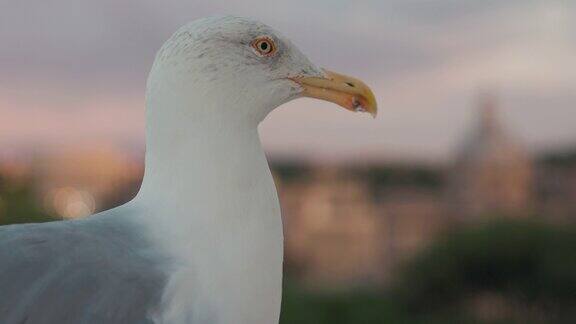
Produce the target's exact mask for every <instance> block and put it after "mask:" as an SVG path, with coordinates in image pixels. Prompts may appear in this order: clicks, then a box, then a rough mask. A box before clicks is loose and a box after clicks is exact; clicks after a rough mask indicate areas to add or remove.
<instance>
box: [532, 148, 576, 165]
mask: <svg viewBox="0 0 576 324" xmlns="http://www.w3.org/2000/svg"><path fill="white" fill-rule="evenodd" d="M539 163H541V164H544V165H546V166H549V167H559V168H564V167H565V168H570V167H573V166H575V165H576V147H575V148H572V149H564V150H561V151H557V152H551V153H548V154H546V155H544V156H543V157H541V158H540V159H539Z"/></svg>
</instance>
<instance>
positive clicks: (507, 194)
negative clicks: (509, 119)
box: [448, 95, 533, 220]
mask: <svg viewBox="0 0 576 324" xmlns="http://www.w3.org/2000/svg"><path fill="white" fill-rule="evenodd" d="M479 108H480V109H479V115H480V118H479V120H478V122H477V124H476V126H475V127H474V128H473V129H472V132H471V133H470V134H469V135H468V137H467V138H466V139H465V141H464V143H463V145H462V147H461V149H460V151H459V152H458V155H457V158H456V162H455V166H454V169H453V170H452V172H451V176H450V181H449V183H450V185H449V188H448V190H449V191H450V192H449V195H448V196H449V197H450V205H451V206H450V207H451V209H452V213H453V214H454V216H455V217H457V219H459V220H475V219H480V218H486V217H488V216H489V215H498V216H504V215H506V216H517V215H527V214H528V213H527V212H529V211H530V210H531V209H532V200H533V165H532V161H531V158H530V156H529V154H528V153H527V152H526V151H525V150H524V148H523V147H522V146H521V145H520V144H519V143H518V142H517V141H516V140H515V139H514V138H513V137H511V136H510V135H509V134H508V133H507V132H506V130H505V129H504V127H503V126H502V123H501V122H500V120H499V119H498V116H497V111H496V109H497V107H496V101H495V99H494V97H493V96H489V95H483V96H482V97H481V98H480V106H479Z"/></svg>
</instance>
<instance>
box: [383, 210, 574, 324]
mask: <svg viewBox="0 0 576 324" xmlns="http://www.w3.org/2000/svg"><path fill="white" fill-rule="evenodd" d="M401 270H402V272H401V273H399V278H398V281H397V282H396V285H395V289H394V298H395V299H396V300H398V301H399V302H400V303H401V304H402V305H403V307H404V308H405V309H404V311H405V312H406V313H408V314H415V315H417V316H416V317H418V318H420V319H424V318H429V319H431V318H436V319H441V318H443V319H446V322H449V323H452V322H453V321H450V320H448V319H450V318H451V319H454V318H458V319H459V320H458V321H464V319H468V320H469V321H470V322H483V323H492V322H494V323H496V322H502V323H576V228H575V227H574V226H557V225H550V224H544V223H542V222H536V221H511V220H506V221H504V220H502V221H498V222H495V223H491V224H485V225H481V226H478V227H471V228H464V229H459V230H455V231H452V232H451V233H449V234H448V235H446V236H443V237H442V239H441V240H439V241H438V242H436V243H435V244H433V245H432V246H431V247H430V248H429V249H427V250H426V251H424V252H422V253H421V254H420V255H419V256H417V257H416V258H415V259H413V260H411V261H410V262H408V263H407V264H406V265H405V266H404V267H402V268H401Z"/></svg>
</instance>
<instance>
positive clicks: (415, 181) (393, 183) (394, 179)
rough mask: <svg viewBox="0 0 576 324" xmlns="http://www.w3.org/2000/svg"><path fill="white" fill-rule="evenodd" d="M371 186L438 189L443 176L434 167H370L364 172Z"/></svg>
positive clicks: (442, 182)
mask: <svg viewBox="0 0 576 324" xmlns="http://www.w3.org/2000/svg"><path fill="white" fill-rule="evenodd" d="M364 175H365V176H366V177H367V179H368V181H370V183H371V184H372V185H373V186H376V187H380V188H385V187H399V186H410V187H424V188H428V189H440V188H441V187H442V186H443V184H444V175H443V173H442V172H441V171H439V170H438V169H437V168H434V167H427V166H410V165H389V166H380V167H371V168H369V169H367V170H366V171H365V172H364Z"/></svg>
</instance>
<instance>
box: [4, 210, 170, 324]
mask: <svg viewBox="0 0 576 324" xmlns="http://www.w3.org/2000/svg"><path fill="white" fill-rule="evenodd" d="M167 264H168V262H167V260H165V259H163V258H162V257H161V254H160V253H158V252H157V251H155V250H154V248H153V247H152V246H151V245H150V244H149V242H147V241H146V239H144V238H143V237H142V235H141V233H140V232H139V231H138V230H137V226H136V225H135V224H128V223H127V222H121V221H118V219H114V218H113V217H98V216H93V218H92V219H88V220H83V221H65V222H54V223H46V224H28V225H10V226H3V227H0V323H3V324H12V323H14V324H16V323H17V324H22V323H30V324H44V323H61V324H68V323H70V324H83V323H86V324H88V323H89V324H93V323H107V324H115V323H118V324H120V323H122V324H125V323H152V322H151V320H150V318H151V317H150V316H151V315H152V313H153V312H154V310H155V309H156V307H158V305H159V304H160V299H161V296H162V291H163V287H164V285H165V281H166V275H165V270H166V265H167Z"/></svg>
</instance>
